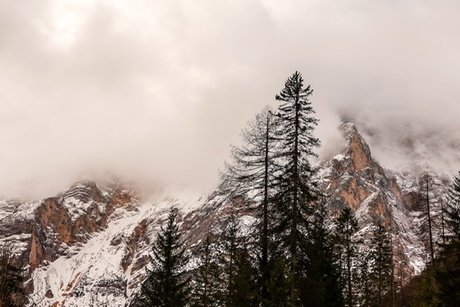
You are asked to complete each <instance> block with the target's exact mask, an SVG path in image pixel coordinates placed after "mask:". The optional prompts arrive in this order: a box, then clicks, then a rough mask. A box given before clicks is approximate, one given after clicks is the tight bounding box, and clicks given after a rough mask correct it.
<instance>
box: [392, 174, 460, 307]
mask: <svg viewBox="0 0 460 307" xmlns="http://www.w3.org/2000/svg"><path fill="white" fill-rule="evenodd" d="M427 194H428V193H427ZM428 212H429V210H428ZM442 222H443V232H442V238H441V239H442V243H440V244H438V245H439V252H438V253H437V255H433V253H432V252H431V250H433V248H432V247H430V253H431V255H433V256H431V257H432V258H430V259H432V260H431V261H430V262H429V263H428V264H427V267H426V268H425V270H424V271H423V272H422V274H420V275H419V276H416V277H414V278H413V279H412V280H410V282H409V283H408V284H407V285H406V286H404V287H403V289H402V292H401V306H414V307H415V306H421V307H425V306H426V307H428V306H434V307H436V306H446V307H456V306H459V303H460V172H459V176H458V177H454V180H453V183H452V186H451V187H450V188H449V190H448V193H447V202H446V205H445V207H443V208H442ZM444 223H445V227H446V228H447V229H444ZM432 241H433V240H431V242H432Z"/></svg>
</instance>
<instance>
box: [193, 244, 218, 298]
mask: <svg viewBox="0 0 460 307" xmlns="http://www.w3.org/2000/svg"><path fill="white" fill-rule="evenodd" d="M201 252H202V256H201V257H200V260H201V265H200V266H199V267H198V269H197V272H196V274H195V278H194V284H195V286H194V289H193V295H192V306H195V307H211V306H219V304H222V294H221V291H220V286H221V284H222V280H221V276H220V274H221V269H220V267H219V264H218V263H217V261H216V257H217V255H216V253H213V251H212V245H211V240H210V237H209V235H208V236H206V239H205V242H204V245H203V247H202V250H201Z"/></svg>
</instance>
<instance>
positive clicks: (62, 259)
mask: <svg viewBox="0 0 460 307" xmlns="http://www.w3.org/2000/svg"><path fill="white" fill-rule="evenodd" d="M341 129H342V131H343V135H344V141H343V143H344V144H343V146H342V148H343V150H342V151H341V152H339V153H337V155H336V156H335V157H333V158H332V159H331V160H329V161H324V162H322V163H320V164H319V165H318V167H319V171H318V181H319V186H320V188H321V189H322V190H323V192H324V193H325V194H326V195H328V198H327V201H328V206H329V209H330V212H331V214H333V215H337V214H338V213H339V212H340V210H341V209H342V208H343V207H345V206H347V207H350V208H351V209H352V210H353V211H354V212H355V214H356V216H357V217H358V220H359V227H360V231H359V232H358V235H359V236H362V238H363V239H364V240H366V239H367V238H368V237H369V232H370V229H371V227H370V226H371V225H373V224H375V223H376V222H381V223H383V224H385V225H387V226H389V227H391V228H392V230H393V244H394V255H395V258H396V261H399V263H402V261H405V262H406V263H408V265H407V266H405V267H404V268H403V269H404V271H405V272H404V274H403V275H404V277H405V278H408V277H409V276H410V275H413V274H417V273H419V272H420V271H421V270H422V268H423V267H424V264H425V262H426V261H427V257H426V255H427V253H426V250H427V245H426V242H427V237H426V217H425V215H424V205H423V202H421V200H420V196H421V194H420V191H419V184H418V182H419V178H418V176H416V175H414V174H411V173H408V172H400V171H394V170H389V169H385V168H383V167H382V166H381V165H380V164H379V163H378V162H377V161H376V160H375V159H374V157H373V156H372V153H371V150H370V148H369V146H368V145H367V143H366V141H365V140H364V138H363V137H362V136H361V135H360V133H359V132H358V131H357V129H356V127H355V126H354V125H352V124H344V125H343V126H342V127H341ZM431 176H432V177H433V182H434V185H433V190H432V191H431V192H430V198H431V199H432V209H433V212H432V213H433V224H434V225H435V229H434V237H435V241H439V240H440V239H441V238H442V236H441V223H440V220H441V218H440V208H441V206H442V201H443V199H442V198H441V195H443V194H445V191H446V186H447V185H448V183H449V182H448V180H446V179H445V178H444V177H442V176H439V175H436V174H435V173H432V174H431ZM231 192H232V191H229V190H227V188H226V187H225V185H221V186H220V187H219V188H218V189H216V190H215V191H214V192H212V193H211V194H209V195H208V196H206V197H204V196H203V195H199V194H191V193H185V192H182V193H177V191H175V190H174V189H172V190H170V191H168V192H164V193H157V194H156V195H154V196H153V197H152V199H150V200H148V201H146V202H140V201H139V197H138V196H137V195H136V193H135V192H134V191H133V189H131V188H127V187H126V186H124V185H123V184H120V183H119V182H113V183H110V184H106V185H98V184H96V183H95V182H91V181H86V182H79V183H76V184H75V185H73V186H72V187H70V188H69V189H68V190H67V191H65V192H63V193H62V194H60V195H57V196H55V197H50V198H47V199H44V200H40V201H34V202H25V203H22V202H19V201H2V202H0V246H8V247H9V248H11V249H12V250H13V252H14V253H15V254H16V255H17V256H18V259H19V260H20V261H22V262H23V263H25V264H26V268H27V272H28V275H29V277H30V278H29V281H28V290H29V292H30V293H31V294H30V298H31V299H30V304H29V305H30V306H32V305H34V304H35V305H34V306H39V307H45V306H54V307H57V306H127V305H128V304H129V302H130V300H131V299H132V298H133V296H134V295H135V293H137V291H138V289H139V287H140V283H141V282H142V280H143V279H144V277H145V273H146V270H145V268H146V266H148V265H149V253H150V252H151V245H152V243H153V241H154V240H155V237H156V234H157V232H158V230H159V229H160V226H161V224H162V223H163V222H164V221H165V220H166V217H167V214H168V210H169V208H171V207H175V208H177V209H178V210H179V223H180V224H181V231H182V233H183V235H184V239H185V240H186V243H187V246H188V247H189V248H190V252H191V253H192V255H193V253H194V252H195V249H196V248H197V247H198V246H199V244H200V243H201V242H202V241H203V240H204V238H205V237H206V236H207V235H211V238H212V239H217V237H218V236H219V234H220V233H221V231H222V230H223V229H224V227H225V225H226V222H227V217H228V215H229V214H231V213H232V212H237V213H238V214H239V216H240V221H241V223H242V225H243V232H247V231H248V229H249V227H250V225H252V224H253V223H254V221H255V219H254V217H253V212H252V208H251V205H252V204H253V203H252V202H251V201H250V200H247V199H245V198H244V197H236V196H235V195H233V194H232V193H231ZM170 195H174V197H171V196H170Z"/></svg>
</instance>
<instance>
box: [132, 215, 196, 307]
mask: <svg viewBox="0 0 460 307" xmlns="http://www.w3.org/2000/svg"><path fill="white" fill-rule="evenodd" d="M176 219H177V213H176V212H175V209H174V208H171V209H170V211H169V215H168V220H167V224H166V226H165V227H161V231H160V232H159V233H158V235H157V240H156V242H155V244H154V245H153V248H152V252H153V255H152V256H150V260H151V263H152V269H151V270H148V276H147V279H146V280H145V281H144V282H143V283H142V288H141V293H140V295H139V297H138V300H137V304H136V306H149V307H150V306H162V307H180V306H186V305H187V304H188V300H189V278H188V277H186V276H185V272H184V267H185V265H186V264H187V262H188V257H187V256H186V254H185V251H186V249H185V246H184V242H183V241H182V240H181V237H180V233H179V227H178V225H177V222H176Z"/></svg>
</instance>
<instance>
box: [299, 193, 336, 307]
mask: <svg viewBox="0 0 460 307" xmlns="http://www.w3.org/2000/svg"><path fill="white" fill-rule="evenodd" d="M309 220H310V223H309V229H308V240H307V246H306V249H305V250H306V254H305V256H304V257H302V258H300V259H299V264H300V266H301V267H303V269H302V270H301V271H300V272H301V276H300V278H299V279H300V284H301V285H302V286H301V287H299V290H298V291H299V297H300V305H301V306H318V307H320V306H331V307H333V306H343V298H342V291H341V286H340V282H339V269H338V267H337V265H336V262H335V261H334V237H333V234H332V232H331V227H330V225H329V223H328V214H327V209H326V205H325V203H324V202H320V203H317V204H315V205H314V207H313V212H312V215H311V216H310V219H309Z"/></svg>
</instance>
